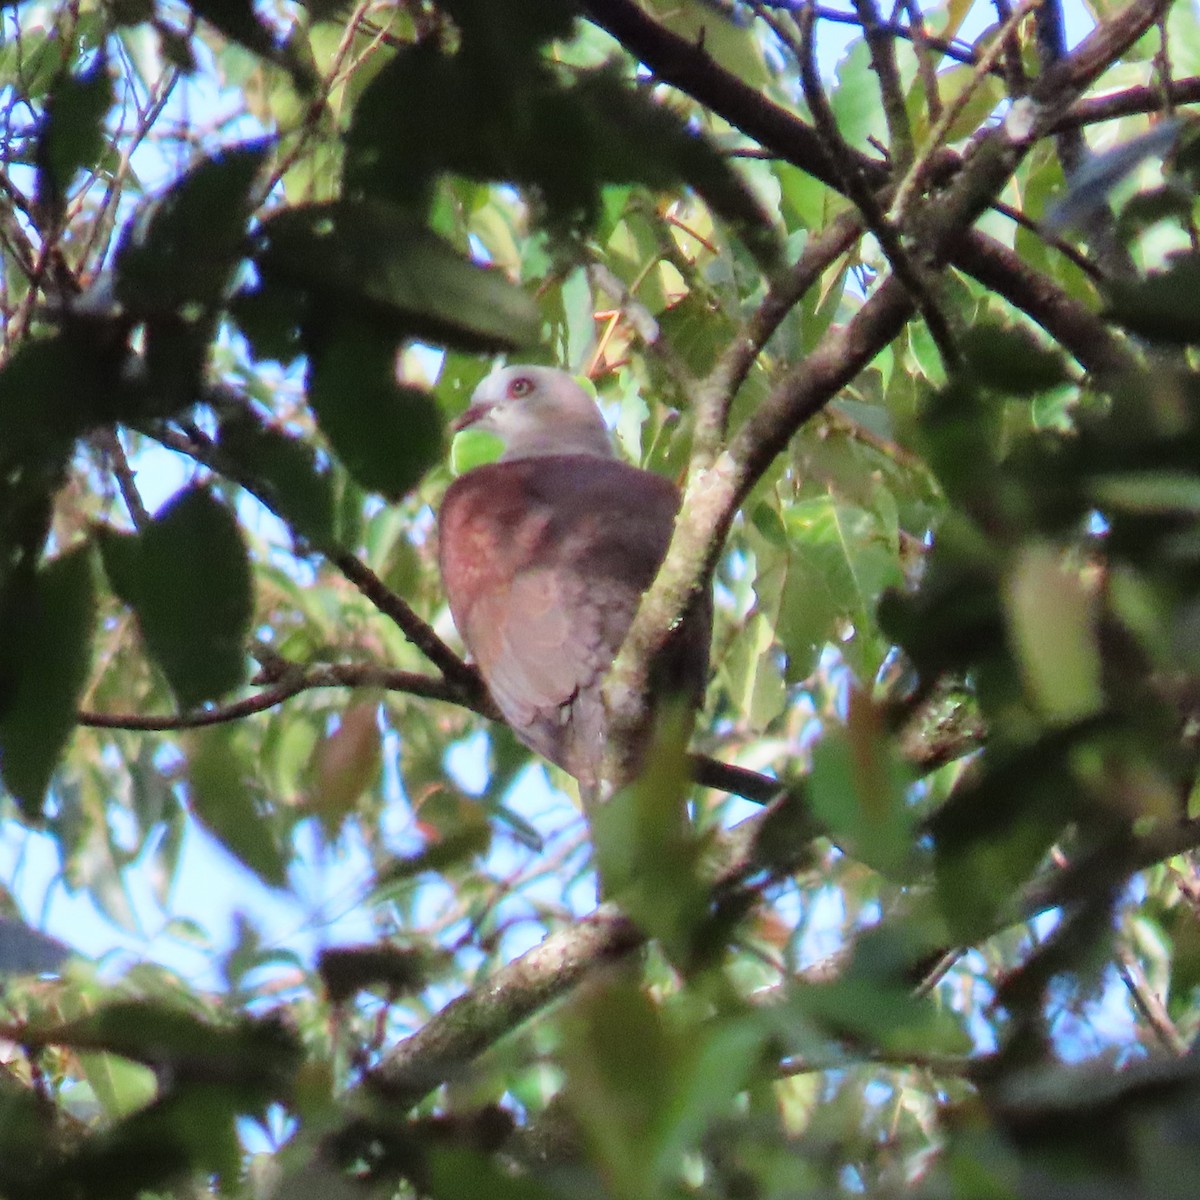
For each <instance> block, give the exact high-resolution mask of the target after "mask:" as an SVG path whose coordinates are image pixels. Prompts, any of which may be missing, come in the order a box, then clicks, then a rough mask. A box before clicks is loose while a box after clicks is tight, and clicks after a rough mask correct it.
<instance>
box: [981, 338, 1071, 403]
mask: <svg viewBox="0 0 1200 1200" xmlns="http://www.w3.org/2000/svg"><path fill="white" fill-rule="evenodd" d="M959 345H960V348H961V349H962V352H963V357H964V358H965V359H966V362H967V367H968V369H969V370H970V372H971V375H972V376H973V378H974V381H975V382H976V383H977V384H978V385H979V386H980V387H986V388H989V389H990V390H991V391H993V392H1001V393H1004V394H1007V395H1010V396H1029V395H1033V394H1035V393H1038V392H1044V391H1046V390H1047V389H1049V388H1053V387H1057V386H1058V385H1059V384H1060V383H1067V382H1069V381H1070V378H1071V374H1070V372H1069V371H1068V369H1067V364H1066V360H1065V359H1064V358H1063V356H1062V355H1061V354H1060V353H1059V352H1058V351H1057V350H1054V349H1051V347H1049V346H1047V345H1044V344H1043V343H1041V342H1039V341H1038V339H1037V338H1036V337H1034V335H1033V334H1032V333H1031V332H1029V330H1027V329H1024V328H1022V327H1021V326H1016V325H973V326H972V327H971V328H970V329H967V330H965V331H964V332H963V334H962V336H961V338H960V339H959Z"/></svg>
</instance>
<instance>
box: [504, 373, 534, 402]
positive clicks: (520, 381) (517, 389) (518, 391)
mask: <svg viewBox="0 0 1200 1200" xmlns="http://www.w3.org/2000/svg"><path fill="white" fill-rule="evenodd" d="M532 391H533V380H532V379H530V378H528V377H527V376H525V375H518V376H517V377H516V379H514V380H513V381H512V382H511V383H510V384H509V385H508V394H509V396H511V397H512V398H513V399H514V400H520V399H521V397H522V396H528V395H529V393H530V392H532Z"/></svg>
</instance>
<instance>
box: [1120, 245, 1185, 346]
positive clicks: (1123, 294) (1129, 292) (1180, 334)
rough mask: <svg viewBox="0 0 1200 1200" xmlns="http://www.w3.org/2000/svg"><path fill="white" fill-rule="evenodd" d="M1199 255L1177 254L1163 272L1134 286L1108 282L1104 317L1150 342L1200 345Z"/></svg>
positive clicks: (1149, 276)
mask: <svg viewBox="0 0 1200 1200" xmlns="http://www.w3.org/2000/svg"><path fill="white" fill-rule="evenodd" d="M1198 291H1200V255H1196V254H1177V255H1175V256H1174V257H1173V258H1171V259H1170V260H1169V262H1168V265H1167V268H1166V270H1163V271H1156V272H1154V273H1153V274H1152V275H1148V276H1147V277H1146V278H1145V279H1142V280H1139V281H1138V282H1136V283H1126V282H1124V281H1121V280H1110V281H1109V283H1108V307H1107V309H1106V312H1105V315H1106V316H1108V317H1111V318H1112V320H1114V321H1116V322H1117V323H1118V324H1119V325H1123V326H1124V327H1125V328H1126V329H1128V330H1130V331H1131V332H1132V333H1137V334H1140V335H1141V336H1142V337H1146V338H1150V339H1151V340H1153V341H1162V342H1168V343H1182V344H1191V343H1195V342H1200V313H1197V310H1196V304H1195V299H1196V295H1197V292H1198Z"/></svg>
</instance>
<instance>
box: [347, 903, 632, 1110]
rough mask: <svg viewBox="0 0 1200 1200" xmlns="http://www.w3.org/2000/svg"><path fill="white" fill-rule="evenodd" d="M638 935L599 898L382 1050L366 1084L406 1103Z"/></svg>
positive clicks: (614, 957) (626, 949) (616, 956)
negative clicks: (575, 918)
mask: <svg viewBox="0 0 1200 1200" xmlns="http://www.w3.org/2000/svg"><path fill="white" fill-rule="evenodd" d="M644 943H645V937H644V935H643V934H642V933H641V931H640V930H639V929H638V928H637V926H636V925H634V923H633V922H632V921H631V920H629V918H628V917H626V916H624V915H623V914H622V913H621V912H619V911H618V910H617V909H616V908H615V907H613V906H612V905H604V906H602V907H601V908H599V909H597V910H596V912H594V913H593V914H592V915H591V916H589V917H584V918H583V920H581V921H579V922H577V923H576V924H574V925H571V926H568V927H567V928H565V929H560V930H558V931H557V932H555V933H552V934H550V935H549V936H548V937H547V938H546V939H545V941H543V942H542V943H541V944H540V945H538V946H535V947H534V948H533V949H532V950H530V951H528V952H527V953H526V954H524V955H522V956H521V957H520V958H518V959H516V960H514V961H513V962H510V963H508V964H507V965H506V966H504V967H501V968H500V970H498V971H497V972H496V973H495V974H494V975H492V976H491V977H490V978H489V979H488V980H486V982H484V983H482V984H480V985H479V986H478V987H476V988H474V989H472V990H471V991H469V992H467V993H466V994H465V995H462V996H460V997H459V998H458V999H457V1000H452V1001H451V1002H450V1003H449V1004H448V1005H446V1007H445V1008H443V1009H442V1010H441V1012H439V1013H438V1014H437V1015H436V1016H435V1017H432V1018H431V1019H430V1020H429V1021H427V1022H426V1023H425V1024H424V1025H423V1026H422V1027H421V1028H420V1029H419V1030H418V1031H417V1032H416V1033H414V1034H413V1035H412V1036H411V1037H408V1038H406V1039H405V1040H404V1041H402V1042H401V1043H400V1044H399V1045H398V1046H396V1047H395V1049H393V1050H392V1051H391V1053H389V1054H388V1056H387V1058H386V1059H385V1060H384V1062H383V1064H382V1065H381V1066H380V1067H378V1068H377V1069H376V1070H374V1071H372V1072H371V1073H370V1075H368V1076H367V1080H366V1085H367V1088H368V1089H369V1091H370V1092H371V1093H373V1094H376V1095H378V1096H379V1097H380V1098H382V1099H384V1100H386V1101H387V1103H388V1104H389V1105H395V1106H396V1107H397V1108H399V1109H405V1108H410V1107H411V1106H412V1105H414V1104H415V1103H417V1101H419V1100H420V1099H421V1098H422V1097H424V1096H426V1095H428V1093H429V1092H431V1091H433V1090H434V1088H437V1087H439V1086H440V1085H441V1084H443V1083H445V1082H447V1081H448V1080H450V1079H453V1078H454V1077H455V1076H456V1075H458V1074H460V1073H461V1072H462V1071H463V1069H464V1068H465V1067H466V1065H467V1064H468V1063H469V1062H470V1061H471V1060H472V1059H473V1058H475V1057H476V1056H477V1055H479V1054H480V1053H482V1052H483V1051H484V1050H486V1049H487V1048H488V1047H489V1046H491V1045H492V1044H494V1043H495V1042H496V1041H498V1040H499V1039H500V1038H501V1037H503V1036H504V1035H505V1034H506V1033H508V1032H510V1031H511V1030H513V1029H515V1028H516V1027H517V1026H518V1025H520V1024H521V1023H522V1022H524V1021H526V1020H527V1019H528V1018H529V1017H531V1016H533V1014H534V1013H536V1012H538V1011H539V1010H541V1009H542V1008H544V1007H545V1006H546V1005H547V1004H549V1003H550V1002H551V1001H553V1000H556V999H558V997H560V996H562V995H564V994H565V993H567V992H569V991H570V990H571V989H572V988H574V987H575V985H576V984H578V983H579V982H580V981H581V980H582V979H583V978H584V976H586V975H588V974H589V973H590V972H591V971H593V970H595V968H596V967H597V966H599V965H601V964H604V963H608V962H615V961H618V960H620V959H621V958H623V957H625V956H626V955H627V954H629V953H630V952H631V951H633V950H636V949H637V948H639V947H640V946H642V945H644Z"/></svg>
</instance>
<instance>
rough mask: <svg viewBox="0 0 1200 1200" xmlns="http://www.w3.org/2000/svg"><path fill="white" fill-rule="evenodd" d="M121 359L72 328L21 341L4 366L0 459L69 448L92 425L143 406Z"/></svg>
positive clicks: (46, 454)
mask: <svg viewBox="0 0 1200 1200" xmlns="http://www.w3.org/2000/svg"><path fill="white" fill-rule="evenodd" d="M118 362H119V359H118V358H117V357H116V356H114V354H113V352H112V349H111V348H110V347H106V346H102V345H98V344H95V343H94V342H92V341H90V340H89V339H88V338H86V337H84V336H81V335H77V334H74V333H67V332H60V333H56V334H54V335H52V336H51V337H44V338H36V339H34V338H29V339H26V340H25V341H23V342H22V343H21V344H20V345H19V346H18V347H17V348H16V350H15V351H14V353H13V355H12V357H11V358H9V360H8V361H7V362H6V363H5V364H4V366H3V368H0V463H3V464H9V463H19V462H22V461H25V462H27V461H30V460H32V459H36V458H48V457H53V456H56V455H59V454H65V453H66V451H67V450H68V449H69V448H70V445H71V443H72V442H74V440H75V439H76V438H77V437H80V436H81V435H82V434H84V433H86V432H87V431H88V430H89V429H91V428H92V427H93V426H96V425H101V424H106V423H107V422H109V421H111V420H115V419H118V418H119V417H121V416H132V415H134V414H135V413H137V412H139V411H140V409H141V405H140V402H139V401H138V400H137V398H136V396H135V394H134V393H133V392H132V391H131V390H126V389H124V388H123V387H122V386H121V384H120V382H119V381H118V378H117V365H118Z"/></svg>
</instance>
